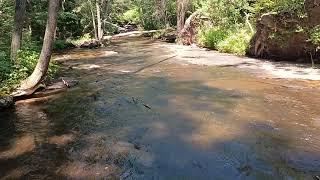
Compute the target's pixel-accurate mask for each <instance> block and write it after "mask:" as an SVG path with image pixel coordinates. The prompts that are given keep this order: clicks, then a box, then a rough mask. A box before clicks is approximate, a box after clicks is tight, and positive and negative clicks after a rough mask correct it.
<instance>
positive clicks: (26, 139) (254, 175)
mask: <svg viewBox="0 0 320 180" xmlns="http://www.w3.org/2000/svg"><path fill="white" fill-rule="evenodd" d="M213 58H214V57H213ZM230 58H232V56H231V57H230ZM58 59H59V60H58V61H60V62H61V63H62V64H63V72H62V76H65V77H73V78H75V79H78V80H79V81H80V83H79V85H78V86H76V87H75V88H72V89H69V90H68V91H67V92H64V93H61V94H59V95H55V96H52V97H50V98H48V99H49V100H48V101H47V102H44V103H39V102H35V101H21V102H18V103H17V105H16V108H15V109H13V110H10V111H5V112H0V179H21V178H24V179H104V178H105V179H197V180H199V179H205V180H207V179H232V180H234V179H259V180H260V179H285V180H294V179H310V180H312V179H316V180H318V179H320V103H319V102H320V93H319V92H320V89H319V84H320V82H319V81H305V80H304V81H301V80H294V79H291V80H289V79H275V78H263V77H261V76H257V74H256V73H250V72H248V71H246V70H245V69H239V68H236V67H231V66H230V67H229V66H226V67H216V66H201V65H195V64H189V63H187V62H186V61H183V60H181V59H180V58H177V57H176V56H175V54H174V53H173V52H172V51H171V50H170V49H168V48H165V46H163V44H162V43H159V42H153V41H150V40H146V39H138V40H137V39H136V40H133V39H131V40H128V41H118V42H115V43H114V44H113V45H112V46H110V47H106V48H100V49H96V50H73V51H70V52H68V53H66V54H65V55H60V56H59V57H58ZM226 60H228V59H226Z"/></svg>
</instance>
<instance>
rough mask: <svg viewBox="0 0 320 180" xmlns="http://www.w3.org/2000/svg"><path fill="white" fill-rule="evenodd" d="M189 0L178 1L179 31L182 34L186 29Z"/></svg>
mask: <svg viewBox="0 0 320 180" xmlns="http://www.w3.org/2000/svg"><path fill="white" fill-rule="evenodd" d="M187 7H188V0H177V31H178V33H180V32H181V31H182V29H183V27H184V23H185V18H186V12H187Z"/></svg>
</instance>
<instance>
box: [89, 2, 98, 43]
mask: <svg viewBox="0 0 320 180" xmlns="http://www.w3.org/2000/svg"><path fill="white" fill-rule="evenodd" d="M88 2H89V5H90V11H91V16H92V17H91V18H92V25H93V31H94V37H95V39H96V40H98V32H97V26H96V17H95V15H94V12H93V6H92V3H91V0H88Z"/></svg>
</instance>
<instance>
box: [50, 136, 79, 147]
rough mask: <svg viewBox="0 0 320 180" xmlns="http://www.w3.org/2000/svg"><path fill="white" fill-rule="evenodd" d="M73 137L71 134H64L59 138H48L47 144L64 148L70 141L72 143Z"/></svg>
mask: <svg viewBox="0 0 320 180" xmlns="http://www.w3.org/2000/svg"><path fill="white" fill-rule="evenodd" d="M74 139H75V136H74V135H73V134H64V135H60V136H52V137H49V139H48V142H49V143H50V144H55V145H57V146H59V147H62V146H66V145H68V144H69V143H71V142H72V141H74Z"/></svg>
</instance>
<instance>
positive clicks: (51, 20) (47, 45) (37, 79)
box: [15, 0, 60, 96]
mask: <svg viewBox="0 0 320 180" xmlns="http://www.w3.org/2000/svg"><path fill="white" fill-rule="evenodd" d="M59 7H60V0H49V7H48V19H47V25H46V31H45V35H44V41H43V45H42V50H41V54H40V57H39V60H38V63H37V65H36V67H35V69H34V71H33V73H32V74H31V76H29V77H28V78H27V79H25V80H24V81H22V83H21V85H20V88H19V89H18V91H20V92H19V93H18V94H15V95H16V96H21V95H30V94H32V93H33V92H34V91H35V90H36V89H37V87H38V85H39V84H40V83H41V82H42V81H43V80H44V78H45V76H46V74H47V71H48V68H49V63H50V59H51V55H52V46H53V42H54V34H55V31H56V27H57V16H58V11H59Z"/></svg>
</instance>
